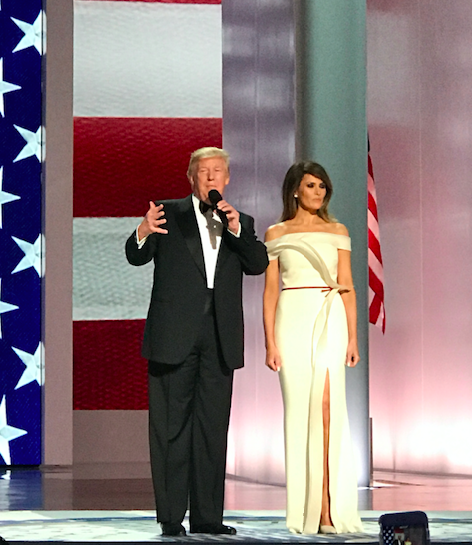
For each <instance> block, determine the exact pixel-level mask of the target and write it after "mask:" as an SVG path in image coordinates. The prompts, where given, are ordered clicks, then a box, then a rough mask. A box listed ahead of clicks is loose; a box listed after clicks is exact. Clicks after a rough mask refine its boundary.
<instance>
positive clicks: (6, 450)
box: [0, 396, 28, 466]
mask: <svg viewBox="0 0 472 545" xmlns="http://www.w3.org/2000/svg"><path fill="white" fill-rule="evenodd" d="M27 433H28V432H27V431H25V430H21V429H20V428H14V427H13V426H9V425H8V424H7V402H6V399H5V396H3V398H2V403H1V404H0V456H1V457H2V458H3V461H4V462H5V465H7V466H10V465H11V456H10V445H9V443H10V441H13V439H16V438H17V437H21V436H22V435H26V434H27Z"/></svg>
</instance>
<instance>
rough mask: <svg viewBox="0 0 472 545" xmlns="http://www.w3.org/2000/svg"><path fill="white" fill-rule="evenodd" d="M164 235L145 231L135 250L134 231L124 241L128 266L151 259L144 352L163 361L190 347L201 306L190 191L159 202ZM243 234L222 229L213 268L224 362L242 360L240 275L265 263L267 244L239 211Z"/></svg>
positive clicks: (201, 268) (203, 287) (202, 284)
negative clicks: (145, 236)
mask: <svg viewBox="0 0 472 545" xmlns="http://www.w3.org/2000/svg"><path fill="white" fill-rule="evenodd" d="M156 204H163V205H164V212H165V218H166V219H167V223H166V224H165V226H164V227H165V228H166V229H167V230H168V234H166V235H161V234H157V233H154V234H152V235H149V237H148V238H147V240H146V242H145V244H144V246H143V247H142V248H141V249H140V250H139V249H138V246H137V241H136V234H135V233H133V234H132V235H131V236H130V237H129V239H128V241H127V242H126V257H127V259H128V261H129V262H130V263H131V264H132V265H144V264H145V263H148V262H149V261H151V259H153V260H154V284H153V288H152V295H151V303H150V306H149V312H148V316H147V320H146V327H145V331H144V341H143V349H142V355H143V356H144V357H145V358H147V359H148V360H152V361H157V362H160V363H167V364H179V363H182V362H183V361H184V360H185V358H186V356H187V355H188V354H189V353H190V351H191V349H192V348H193V346H194V344H195V341H196V337H197V334H198V332H199V327H200V325H201V320H202V316H203V311H204V304H205V300H206V294H207V282H206V274H205V265H204V261H203V250H202V244H201V239H200V233H199V230H198V225H197V220H196V217H195V210H194V207H193V203H192V197H191V195H190V196H188V197H186V198H185V199H177V200H168V201H162V202H160V203H158V202H156ZM240 223H241V234H240V237H239V238H238V237H235V236H233V235H232V234H231V233H229V232H228V231H227V230H226V229H223V235H222V239H221V245H220V250H219V254H218V260H217V265H216V271H215V282H214V304H215V315H216V322H217V328H218V335H219V338H220V343H221V348H222V351H223V357H224V361H225V363H226V365H227V367H229V368H230V369H237V368H239V367H242V366H243V365H244V361H243V343H244V330H243V309H242V275H243V273H245V274H252V275H255V274H261V273H263V272H264V270H265V269H266V267H267V265H268V258H267V252H266V248H265V245H264V244H263V243H262V242H260V241H259V240H257V238H256V236H255V233H254V220H253V218H251V217H250V216H247V215H245V214H241V215H240Z"/></svg>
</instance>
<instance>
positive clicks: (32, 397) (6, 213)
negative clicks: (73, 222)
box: [0, 0, 43, 466]
mask: <svg viewBox="0 0 472 545" xmlns="http://www.w3.org/2000/svg"><path fill="white" fill-rule="evenodd" d="M41 9H42V2H41V0H22V1H21V2H18V0H1V1H0V37H1V40H0V465H7V466H8V465H38V464H40V463H41V386H42V362H43V354H42V353H43V350H42V343H41V277H42V273H43V268H42V261H41V240H42V239H41V236H42V235H41V165H42V159H43V152H42V141H43V139H42V128H41V123H42V120H41V58H42V38H43V14H42V11H41Z"/></svg>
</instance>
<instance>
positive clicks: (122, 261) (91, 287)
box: [73, 218, 153, 320]
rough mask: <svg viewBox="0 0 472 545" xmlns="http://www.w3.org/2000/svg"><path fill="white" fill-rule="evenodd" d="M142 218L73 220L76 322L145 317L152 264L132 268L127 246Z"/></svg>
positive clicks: (149, 292) (74, 311)
mask: <svg viewBox="0 0 472 545" xmlns="http://www.w3.org/2000/svg"><path fill="white" fill-rule="evenodd" d="M141 219H142V218H74V254H73V255H74V310H73V314H74V316H73V317H74V320H134V319H143V318H145V317H146V313H147V309H148V306H149V297H150V294H151V286H152V274H153V266H152V263H150V264H148V265H144V266H142V267H132V266H131V265H130V264H129V263H128V261H127V260H126V256H125V242H126V240H127V238H128V237H129V235H130V234H131V233H132V232H133V230H134V229H136V226H137V225H138V224H139V223H140V221H141Z"/></svg>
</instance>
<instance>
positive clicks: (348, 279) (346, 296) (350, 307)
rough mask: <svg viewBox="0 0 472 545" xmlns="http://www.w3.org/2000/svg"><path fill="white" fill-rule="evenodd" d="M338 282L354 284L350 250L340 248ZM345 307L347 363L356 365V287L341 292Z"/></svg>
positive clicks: (350, 365) (357, 360)
mask: <svg viewBox="0 0 472 545" xmlns="http://www.w3.org/2000/svg"><path fill="white" fill-rule="evenodd" d="M338 284H341V285H344V286H353V281H352V271H351V252H349V251H348V250H338ZM341 297H342V299H343V303H344V308H345V309H346V316H347V329H348V335H349V341H348V345H347V353H346V365H347V366H348V367H355V366H356V365H357V363H358V362H359V360H360V357H359V349H358V347H357V306H356V292H355V290H354V287H353V288H352V289H351V290H349V291H345V292H343V293H341Z"/></svg>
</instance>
